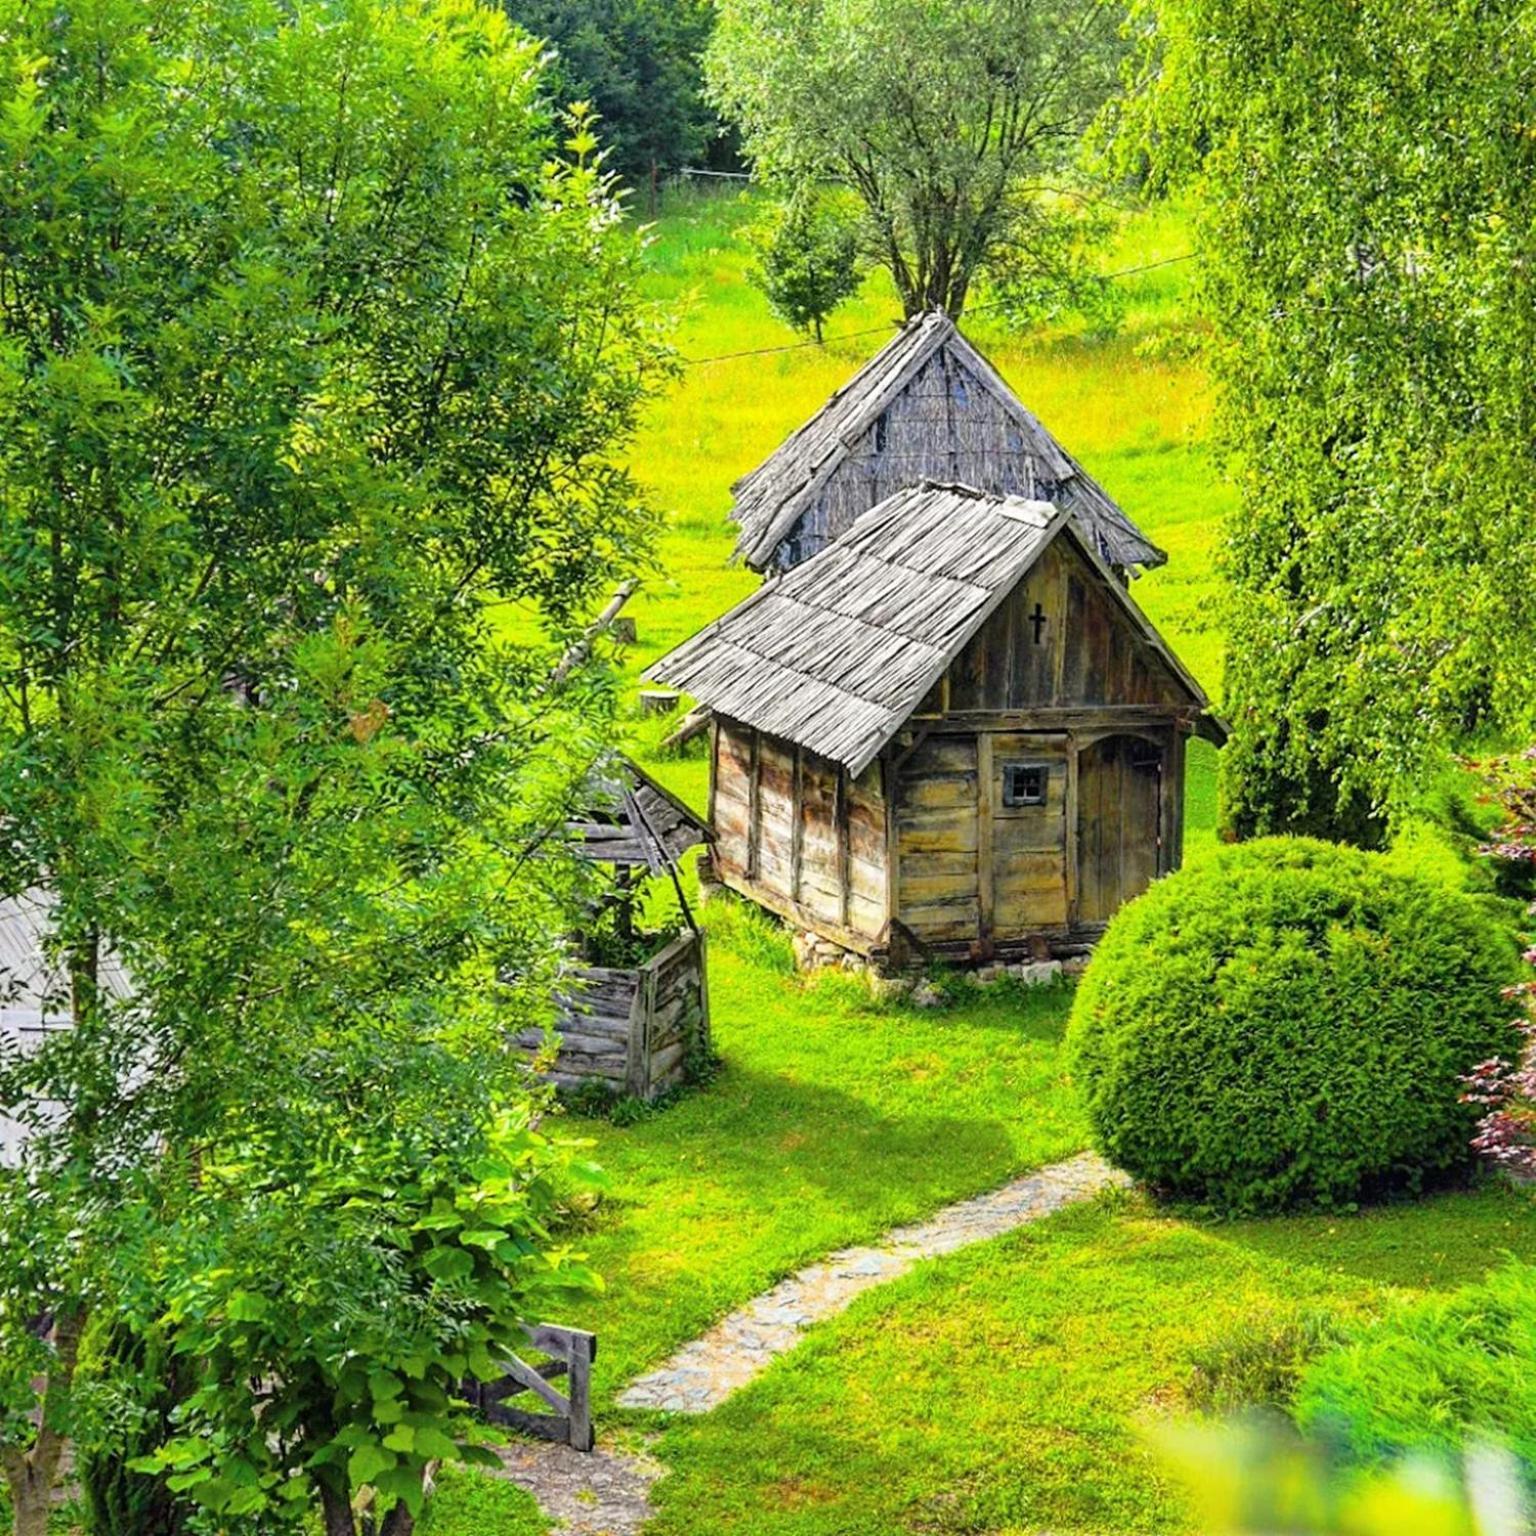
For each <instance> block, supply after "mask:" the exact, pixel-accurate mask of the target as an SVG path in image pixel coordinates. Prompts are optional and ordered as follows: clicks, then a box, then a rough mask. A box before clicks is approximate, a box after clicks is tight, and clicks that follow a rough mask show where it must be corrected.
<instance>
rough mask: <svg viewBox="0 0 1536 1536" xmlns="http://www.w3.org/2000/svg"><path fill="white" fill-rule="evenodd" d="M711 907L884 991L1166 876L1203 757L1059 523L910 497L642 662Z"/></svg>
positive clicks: (1120, 607) (1148, 649) (1114, 600)
mask: <svg viewBox="0 0 1536 1536" xmlns="http://www.w3.org/2000/svg"><path fill="white" fill-rule="evenodd" d="M651 675H653V676H655V677H656V678H658V679H659V680H661V681H663V682H666V683H668V684H670V685H671V686H673V687H676V688H679V689H683V690H685V691H686V692H688V693H690V694H692V695H693V696H694V697H695V698H697V699H698V700H699V701H700V702H701V703H703V704H704V705H707V706H708V707H709V708H710V709H711V710H712V711H713V715H714V724H713V727H712V733H713V734H712V742H713V745H712V770H711V778H710V821H711V823H712V825H713V829H714V836H715V850H714V870H715V874H716V875H717V877H718V878H719V879H720V880H722V881H723V882H724V883H725V884H726V885H728V886H731V887H734V888H735V889H736V890H738V891H740V892H742V893H743V894H745V895H747V896H749V897H751V898H752V899H753V900H755V901H757V902H759V903H761V904H762V905H763V906H765V907H767V908H768V909H770V910H771V911H773V912H776V913H778V914H780V915H781V916H783V917H784V918H786V919H788V920H789V921H791V922H793V923H795V924H797V925H800V926H801V927H803V928H806V929H809V930H810V931H812V932H814V933H817V934H819V935H821V936H822V937H824V938H826V939H829V940H831V941H832V942H834V943H836V944H839V945H841V946H843V947H844V948H845V949H848V950H851V951H854V952H856V953H858V954H862V955H865V956H868V957H870V958H871V959H872V960H874V961H875V962H878V963H881V964H889V965H900V964H902V963H905V962H906V961H907V960H908V959H909V958H911V957H912V956H913V955H914V954H916V955H917V956H919V957H925V958H940V959H951V960H984V959H992V958H999V959H1023V958H1037V957H1043V956H1044V955H1047V954H1057V955H1061V954H1072V953H1078V952H1081V950H1082V949H1084V948H1085V947H1086V946H1087V945H1089V944H1091V943H1092V941H1093V940H1094V939H1095V938H1097V937H1098V936H1099V935H1100V934H1101V933H1102V931H1103V928H1104V925H1105V924H1106V923H1107V922H1108V920H1109V919H1110V917H1112V916H1113V915H1114V913H1115V911H1116V910H1117V909H1118V908H1119V907H1120V906H1121V904H1122V903H1124V902H1126V901H1128V900H1130V898H1131V897H1133V896H1135V895H1137V894H1138V893H1139V892H1140V891H1142V890H1143V889H1144V888H1145V887H1146V886H1147V885H1148V884H1149V883H1150V882H1151V881H1152V880H1153V879H1154V878H1155V877H1156V876H1158V875H1161V874H1166V873H1167V872H1168V871H1170V870H1173V869H1175V868H1177V867H1178V864H1179V861H1180V854H1181V849H1182V841H1183V817H1184V759H1185V747H1186V744H1187V742H1188V740H1189V737H1190V735H1191V734H1192V733H1195V732H1200V733H1202V734H1205V735H1208V736H1210V737H1211V738H1212V739H1215V740H1218V741H1220V740H1222V739H1224V736H1223V733H1222V730H1221V727H1220V725H1219V722H1217V721H1216V720H1215V719H1214V718H1213V717H1212V716H1211V714H1210V713H1209V704H1208V701H1207V699H1206V696H1205V694H1204V693H1203V692H1202V691H1201V689H1200V686H1199V684H1198V683H1196V682H1195V680H1194V679H1193V678H1192V677H1191V676H1190V674H1189V672H1188V671H1187V670H1186V669H1185V668H1184V667H1183V666H1182V665H1181V664H1180V663H1179V661H1178V659H1177V657H1175V656H1174V654H1173V652H1172V651H1171V650H1170V649H1169V647H1168V646H1167V644H1166V643H1165V642H1164V641H1163V640H1162V638H1161V637H1160V636H1159V635H1158V633H1157V631H1156V629H1154V628H1153V626H1152V624H1151V623H1150V621H1149V620H1148V619H1147V618H1146V616H1145V615H1144V614H1143V613H1142V612H1141V610H1140V609H1139V608H1138V607H1137V606H1136V604H1135V603H1134V602H1133V601H1132V599H1131V597H1130V595H1129V593H1128V592H1127V590H1126V587H1125V585H1124V583H1123V581H1122V580H1121V579H1120V578H1119V576H1118V575H1117V573H1116V572H1115V571H1113V570H1112V569H1111V568H1110V567H1109V565H1108V564H1106V562H1105V561H1104V559H1103V557H1102V556H1101V554H1100V553H1099V551H1098V549H1097V547H1096V543H1095V540H1094V539H1093V537H1092V535H1091V534H1089V533H1088V532H1087V530H1085V528H1084V527H1083V525H1082V523H1081V521H1080V520H1079V519H1078V518H1077V517H1076V516H1075V515H1074V514H1073V513H1072V512H1071V510H1070V509H1068V508H1066V507H1061V508H1057V507H1054V506H1052V505H1050V504H1049V503H1046V502H1040V501H1026V500H1022V499H1017V498H1007V497H996V496H988V495H984V494H982V493H981V492H979V491H976V490H973V489H971V488H969V487H957V486H949V487H940V486H921V487H917V488H914V489H912V490H908V491H902V492H899V493H898V494H896V495H894V496H892V497H890V498H889V499H887V500H886V501H884V502H882V503H881V504H880V505H879V506H878V507H876V508H875V509H874V510H872V511H870V512H867V513H866V514H865V515H864V516H863V517H862V518H860V519H859V520H858V521H857V522H855V523H854V524H853V526H852V527H851V528H850V529H849V530H848V531H847V532H845V533H844V534H842V535H841V536H840V537H839V538H837V539H835V540H834V541H833V542H832V543H831V544H830V545H828V546H827V548H825V549H823V550H822V551H821V552H820V553H819V554H816V555H813V556H812V557H811V558H810V559H808V560H806V561H805V562H803V563H802V564H800V565H797V566H795V567H794V568H793V569H791V570H789V571H788V572H786V573H785V574H784V575H783V576H780V577H779V578H778V579H776V580H774V581H770V582H768V583H766V584H765V585H764V586H763V587H762V588H761V589H760V590H759V591H757V592H755V593H754V594H753V595H752V596H751V597H749V598H747V599H746V600H745V601H744V602H742V603H740V604H739V605H738V606H737V607H735V608H734V609H732V610H731V611H730V612H729V613H727V614H726V615H725V616H724V617H723V618H721V619H719V620H717V621H716V622H715V623H714V624H711V625H710V626H709V627H708V628H707V629H705V630H704V631H702V632H701V633H700V634H698V635H696V636H695V637H694V638H693V639H691V640H689V641H688V642H687V643H686V644H684V645H682V646H681V647H679V648H678V649H677V650H675V651H673V652H672V653H671V654H670V655H668V656H665V657H663V658H662V660H660V661H659V662H657V663H656V664H655V666H654V667H653V668H652V669H651Z"/></svg>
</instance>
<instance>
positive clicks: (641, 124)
mask: <svg viewBox="0 0 1536 1536" xmlns="http://www.w3.org/2000/svg"><path fill="white" fill-rule="evenodd" d="M505 4H506V8H507V11H508V14H509V15H511V16H512V17H513V18H514V19H515V20H516V21H518V22H519V23H520V24H521V25H523V26H525V27H526V28H527V29H528V30H529V31H530V32H532V33H534V34H535V35H536V36H538V37H543V38H547V39H548V40H549V41H550V42H551V43H552V44H553V45H554V47H555V49H556V50H557V58H556V60H555V62H554V65H553V68H552V71H551V76H550V89H551V90H552V91H554V92H556V93H558V95H559V97H560V99H561V100H562V101H578V100H579V101H585V102H590V103H591V105H592V107H593V109H594V110H595V111H596V112H597V114H598V117H599V119H600V121H601V132H602V137H603V140H604V142H605V144H606V145H607V146H608V152H609V163H610V164H611V165H612V166H613V168H614V169H615V170H616V171H618V172H619V174H620V175H621V176H623V178H624V179H625V180H626V181H627V182H629V183H630V184H631V185H638V184H640V183H643V182H645V181H647V180H649V179H650V178H651V177H652V176H653V175H655V174H656V173H657V172H666V171H675V170H678V169H680V168H681V167H683V166H686V165H691V164H693V163H694V162H695V161H697V160H698V159H699V158H700V157H701V156H703V155H704V154H705V152H706V151H707V149H708V147H709V145H710V142H711V141H712V140H713V139H714V138H716V137H717V136H718V132H719V129H718V125H717V123H716V121H715V117H714V114H713V113H712V112H711V111H710V109H709V107H708V105H707V104H706V102H705V100H704V68H703V63H702V55H703V52H704V47H705V44H706V43H707V42H708V40H709V34H710V31H711V29H712V27H713V25H714V12H713V8H712V6H711V5H710V4H709V0H505Z"/></svg>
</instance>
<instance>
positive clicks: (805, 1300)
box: [572, 1153, 1130, 1536]
mask: <svg viewBox="0 0 1536 1536" xmlns="http://www.w3.org/2000/svg"><path fill="white" fill-rule="evenodd" d="M1129 1182H1130V1181H1129V1180H1128V1179H1127V1178H1126V1177H1125V1175H1124V1174H1121V1173H1119V1172H1117V1171H1116V1170H1115V1169H1113V1168H1111V1167H1110V1166H1109V1165H1108V1164H1107V1163H1105V1162H1103V1161H1101V1160H1100V1159H1099V1158H1097V1157H1095V1156H1093V1155H1092V1154H1091V1153H1084V1154H1083V1155H1081V1156H1079V1157H1074V1158H1070V1159H1069V1160H1068V1161H1066V1162H1064V1163H1053V1164H1052V1165H1051V1166H1050V1167H1047V1168H1041V1169H1040V1170H1038V1171H1037V1172H1035V1173H1032V1174H1029V1175H1027V1176H1026V1177H1024V1178H1022V1179H1015V1180H1014V1181H1013V1182H1012V1183H1011V1184H1005V1185H1004V1186H1003V1187H1002V1188H1001V1189H996V1190H993V1191H992V1192H991V1193H990V1194H986V1195H978V1196H977V1197H976V1198H975V1199H974V1200H962V1201H961V1202H960V1203H959V1204H958V1205H951V1206H947V1207H946V1208H945V1209H944V1210H942V1211H940V1212H938V1213H937V1214H936V1215H934V1216H931V1217H929V1219H928V1220H927V1221H922V1222H918V1223H916V1224H915V1225H913V1226H909V1227H897V1228H896V1229H895V1230H894V1231H891V1232H888V1233H886V1235H885V1238H884V1240H883V1242H881V1243H880V1244H879V1245H878V1246H875V1247H869V1248H845V1249H843V1250H842V1251H841V1252H840V1253H834V1254H832V1255H831V1256H830V1257H829V1258H826V1259H823V1260H822V1261H821V1262H820V1263H818V1264H812V1265H810V1266H809V1267H808V1268H806V1269H802V1270H801V1271H800V1272H799V1273H798V1274H795V1275H791V1276H790V1277H789V1279H787V1280H783V1281H781V1282H780V1283H779V1284H778V1285H776V1286H774V1288H773V1289H772V1290H771V1291H768V1292H766V1293H764V1294H763V1295H761V1296H759V1297H758V1298H757V1299H756V1300H755V1301H751V1302H748V1303H747V1305H746V1306H745V1307H743V1308H741V1309H740V1311H737V1312H733V1313H732V1314H731V1315H730V1316H729V1317H727V1318H726V1319H725V1320H724V1321H723V1322H721V1323H719V1324H717V1325H716V1326H715V1327H714V1328H712V1329H711V1330H710V1331H709V1332H708V1333H706V1334H705V1335H704V1336H703V1338H700V1339H695V1340H694V1341H693V1342H692V1343H691V1344H685V1345H683V1347H682V1348H681V1349H680V1350H678V1352H677V1353H676V1354H675V1355H673V1356H672V1358H671V1359H670V1360H669V1361H667V1363H666V1364H665V1365H663V1366H661V1367H660V1368H659V1369H657V1370H654V1371H652V1372H651V1373H650V1374H649V1375H646V1376H641V1377H640V1378H639V1379H638V1380H636V1381H634V1382H632V1383H631V1384H630V1385H629V1386H628V1387H627V1388H625V1390H624V1391H623V1392H622V1393H621V1394H620V1396H619V1403H620V1405H621V1406H622V1407H625V1408H659V1409H665V1410H667V1411H669V1412H673V1413H708V1412H709V1410H710V1409H711V1408H716V1407H718V1406H719V1405H720V1404H721V1403H723V1402H724V1401H725V1400H726V1398H728V1397H729V1396H730V1395H731V1394H732V1393H733V1392H736V1391H739V1390H740V1389H741V1388H742V1387H744V1386H746V1384H747V1383H748V1382H749V1381H751V1380H752V1379H753V1378H754V1377H756V1376H757V1375H758V1374H759V1373H761V1372H762V1371H763V1370H765V1369H766V1368H767V1366H768V1365H769V1364H770V1362H771V1361H773V1360H774V1359H775V1358H776V1357H777V1356H779V1355H782V1354H784V1353H785V1352H786V1351H788V1350H790V1349H793V1348H794V1346H795V1344H796V1343H797V1342H798V1341H799V1338H800V1335H801V1334H802V1333H804V1332H805V1330H806V1329H807V1328H809V1327H810V1326H811V1325H812V1324H813V1323H817V1322H820V1321H821V1320H822V1319H823V1318H828V1317H832V1316H834V1315H835V1314H837V1313H839V1312H841V1311H842V1310H843V1309H844V1308H845V1307H847V1306H848V1304H849V1303H850V1302H851V1301H852V1300H853V1299H854V1297H855V1296H858V1295H861V1294H862V1293H863V1292H864V1291H867V1290H871V1289H872V1288H873V1287H875V1286H877V1285H884V1284H885V1283H886V1282H887V1281H890V1280H894V1279H896V1278H897V1276H899V1275H904V1274H906V1272H907V1271H908V1270H909V1269H911V1268H913V1266H914V1265H916V1264H918V1263H920V1262H921V1261H922V1260H923V1259H931V1258H935V1257H937V1256H938V1255H939V1254H943V1253H953V1252H954V1251H955V1250H956V1249H957V1248H965V1247H968V1246H969V1245H970V1244H972V1243H980V1242H985V1241H986V1240H987V1239H988V1238H992V1237H999V1236H1001V1235H1002V1234H1003V1233H1005V1232H1012V1231H1013V1230H1014V1229H1015V1228H1016V1227H1022V1226H1024V1225H1026V1224H1027V1223H1029V1222H1032V1221H1038V1220H1040V1218H1041V1217H1043V1216H1049V1215H1050V1214H1051V1213H1052V1212H1053V1211H1059V1210H1061V1209H1062V1208H1063V1207H1064V1206H1068V1205H1073V1204H1075V1203H1077V1202H1078V1201H1080V1200H1087V1199H1089V1198H1091V1197H1092V1196H1093V1195H1096V1194H1097V1193H1098V1192H1099V1191H1100V1190H1102V1189H1108V1188H1111V1187H1113V1186H1117V1185H1125V1184H1128V1183H1129ZM586 1529H587V1528H586V1527H572V1530H573V1531H575V1530H580V1531H582V1532H585V1531H586ZM598 1529H601V1528H600V1527H597V1528H593V1531H594V1536H596V1531H597V1530H598ZM618 1529H619V1528H617V1527H616V1528H615V1530H616V1532H617V1531H618ZM626 1529H627V1528H626Z"/></svg>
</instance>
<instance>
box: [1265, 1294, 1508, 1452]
mask: <svg viewBox="0 0 1536 1536" xmlns="http://www.w3.org/2000/svg"><path fill="white" fill-rule="evenodd" d="M1533 1354H1536V1269H1533V1268H1532V1267H1531V1266H1530V1265H1528V1264H1508V1265H1506V1266H1505V1267H1504V1268H1502V1269H1499V1270H1496V1271H1495V1272H1494V1273H1493V1274H1491V1275H1490V1276H1489V1277H1488V1278H1487V1280H1485V1281H1484V1282H1482V1283H1481V1284H1478V1285H1470V1286H1466V1287H1464V1288H1463V1289H1461V1290H1459V1291H1454V1292H1452V1293H1451V1294H1450V1295H1448V1296H1436V1297H1431V1298H1429V1299H1427V1300H1423V1301H1419V1302H1416V1303H1414V1304H1412V1305H1408V1306H1403V1307H1399V1308H1397V1309H1396V1310H1394V1311H1392V1312H1391V1313H1389V1314H1388V1315H1387V1316H1386V1317H1385V1318H1383V1319H1382V1320H1380V1321H1379V1322H1377V1323H1375V1324H1374V1325H1373V1326H1370V1327H1367V1328H1362V1329H1356V1330H1355V1331H1354V1335H1353V1337H1352V1338H1350V1339H1349V1341H1348V1342H1347V1343H1345V1344H1343V1345H1342V1346H1341V1347H1339V1348H1338V1349H1335V1350H1333V1351H1331V1352H1329V1353H1327V1354H1325V1355H1323V1356H1322V1357H1321V1358H1320V1359H1318V1360H1317V1361H1315V1362H1314V1363H1313V1364H1312V1365H1311V1366H1310V1367H1309V1368H1308V1370H1307V1371H1306V1372H1305V1374H1304V1376H1303V1378H1302V1381H1301V1385H1300V1390H1299V1392H1298V1394H1297V1400H1296V1408H1295V1413H1296V1418H1297V1421H1298V1423H1299V1424H1300V1425H1301V1426H1302V1428H1303V1429H1305V1430H1307V1431H1308V1432H1309V1433H1311V1434H1316V1435H1323V1436H1326V1437H1327V1438H1328V1439H1330V1440H1331V1441H1332V1442H1333V1443H1335V1444H1336V1445H1338V1446H1339V1447H1341V1448H1342V1449H1343V1450H1344V1452H1345V1453H1346V1454H1347V1455H1348V1457H1349V1458H1350V1459H1351V1460H1352V1461H1354V1462H1355V1463H1357V1464H1360V1465H1366V1466H1376V1465H1380V1464H1382V1463H1384V1462H1387V1461H1390V1460H1393V1459H1395V1458H1397V1457H1400V1456H1402V1455H1404V1454H1408V1453H1424V1452H1432V1453H1436V1454H1438V1455H1442V1456H1445V1457H1455V1456H1459V1455H1461V1454H1462V1453H1463V1452H1465V1451H1466V1450H1468V1449H1469V1448H1472V1447H1475V1446H1476V1445H1478V1444H1480V1443H1486V1444H1490V1445H1497V1446H1501V1447H1503V1448H1504V1449H1506V1450H1509V1451H1511V1452H1513V1453H1514V1455H1515V1456H1516V1457H1517V1458H1518V1459H1519V1461H1520V1462H1521V1463H1522V1464H1523V1465H1524V1466H1525V1467H1527V1468H1536V1374H1533V1372H1532V1371H1531V1360H1532V1357H1533Z"/></svg>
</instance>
